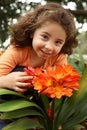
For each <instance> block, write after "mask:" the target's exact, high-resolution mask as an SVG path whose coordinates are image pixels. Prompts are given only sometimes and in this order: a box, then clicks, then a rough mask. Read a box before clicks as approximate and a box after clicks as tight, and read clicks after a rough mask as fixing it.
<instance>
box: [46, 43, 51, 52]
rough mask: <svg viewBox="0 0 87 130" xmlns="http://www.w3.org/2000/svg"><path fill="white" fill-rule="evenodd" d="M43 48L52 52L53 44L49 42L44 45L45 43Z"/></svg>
mask: <svg viewBox="0 0 87 130" xmlns="http://www.w3.org/2000/svg"><path fill="white" fill-rule="evenodd" d="M45 49H46V50H47V51H49V52H52V51H53V46H52V44H50V43H48V44H46V45H45Z"/></svg>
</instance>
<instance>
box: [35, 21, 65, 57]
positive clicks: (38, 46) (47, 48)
mask: <svg viewBox="0 0 87 130" xmlns="http://www.w3.org/2000/svg"><path fill="white" fill-rule="evenodd" d="M65 40H66V32H65V30H64V29H63V28H62V26H60V25H59V24H58V23H56V22H45V23H44V24H43V25H42V26H40V28H38V29H36V30H35V32H34V34H33V40H32V46H33V49H34V51H35V52H36V54H37V56H38V57H40V58H43V59H47V58H49V57H52V56H55V55H57V54H58V53H59V52H60V51H61V49H62V47H63V45H64V43H65Z"/></svg>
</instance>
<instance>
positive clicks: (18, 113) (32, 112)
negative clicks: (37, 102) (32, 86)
mask: <svg viewBox="0 0 87 130" xmlns="http://www.w3.org/2000/svg"><path fill="white" fill-rule="evenodd" d="M24 116H37V117H38V116H41V117H43V115H42V114H41V113H40V112H37V110H36V109H34V108H29V107H28V108H23V109H19V110H15V111H10V112H5V113H2V114H1V116H0V119H15V118H20V117H24Z"/></svg>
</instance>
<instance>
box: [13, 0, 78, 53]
mask: <svg viewBox="0 0 87 130" xmlns="http://www.w3.org/2000/svg"><path fill="white" fill-rule="evenodd" d="M46 21H55V22H57V23H58V24H60V25H61V26H62V27H63V29H64V30H65V32H66V34H67V38H66V41H65V44H64V46H63V48H62V50H61V53H65V54H72V51H73V48H74V47H76V46H77V45H78V41H77V39H76V26H75V22H74V17H73V15H72V14H71V13H70V12H69V11H68V10H66V9H64V8H63V7H61V5H59V4H58V3H54V2H50V3H47V4H45V5H39V6H37V7H36V8H35V9H34V10H33V11H30V12H29V13H27V14H26V15H25V16H22V17H20V19H19V20H18V22H17V23H15V24H13V25H11V44H14V45H15V46H16V47H20V48H22V47H26V46H32V39H31V35H32V34H33V33H34V32H35V30H36V29H37V28H39V27H40V26H42V24H43V23H44V22H46Z"/></svg>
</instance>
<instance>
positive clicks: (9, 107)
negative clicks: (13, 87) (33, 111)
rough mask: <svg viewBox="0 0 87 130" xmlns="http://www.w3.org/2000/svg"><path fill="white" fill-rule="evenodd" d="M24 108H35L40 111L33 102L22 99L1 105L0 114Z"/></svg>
mask: <svg viewBox="0 0 87 130" xmlns="http://www.w3.org/2000/svg"><path fill="white" fill-rule="evenodd" d="M26 107H36V108H38V109H40V110H41V108H40V107H39V106H38V105H36V104H35V103H33V102H29V101H27V100H23V99H17V100H12V101H6V102H4V103H1V104H0V112H9V111H13V110H17V109H21V108H26Z"/></svg>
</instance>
